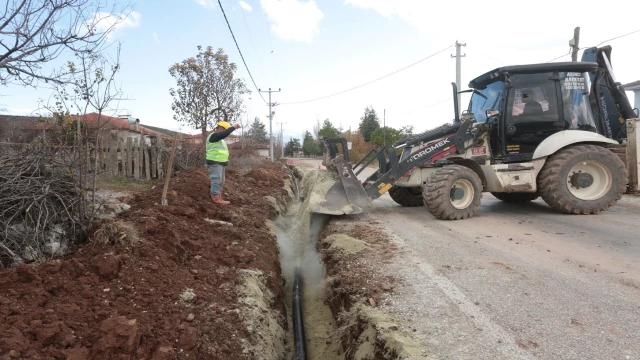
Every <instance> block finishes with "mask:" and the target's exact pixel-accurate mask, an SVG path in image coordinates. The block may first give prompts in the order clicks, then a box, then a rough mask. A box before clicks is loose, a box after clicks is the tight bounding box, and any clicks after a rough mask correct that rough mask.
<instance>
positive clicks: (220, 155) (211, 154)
mask: <svg viewBox="0 0 640 360" xmlns="http://www.w3.org/2000/svg"><path fill="white" fill-rule="evenodd" d="M207 160H211V161H215V162H221V163H223V162H227V161H229V148H228V147H227V143H226V142H224V140H220V141H217V142H214V143H212V142H209V141H207Z"/></svg>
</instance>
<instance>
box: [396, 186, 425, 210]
mask: <svg viewBox="0 0 640 360" xmlns="http://www.w3.org/2000/svg"><path fill="white" fill-rule="evenodd" d="M389 196H391V198H392V199H393V201H395V202H396V203H398V204H400V205H402V206H407V207H413V206H421V205H423V204H424V201H423V200H422V188H421V187H401V186H395V185H394V186H392V187H391V189H389Z"/></svg>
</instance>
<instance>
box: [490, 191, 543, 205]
mask: <svg viewBox="0 0 640 360" xmlns="http://www.w3.org/2000/svg"><path fill="white" fill-rule="evenodd" d="M491 195H493V196H495V197H496V198H497V199H498V200H502V201H504V202H507V203H527V202H530V201H533V200H535V199H537V198H538V196H539V195H538V194H537V193H504V192H502V193H499V192H492V193H491Z"/></svg>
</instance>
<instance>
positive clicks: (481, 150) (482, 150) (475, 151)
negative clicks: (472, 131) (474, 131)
mask: <svg viewBox="0 0 640 360" xmlns="http://www.w3.org/2000/svg"><path fill="white" fill-rule="evenodd" d="M471 154H472V155H486V154H487V147H486V146H479V147H474V148H471Z"/></svg>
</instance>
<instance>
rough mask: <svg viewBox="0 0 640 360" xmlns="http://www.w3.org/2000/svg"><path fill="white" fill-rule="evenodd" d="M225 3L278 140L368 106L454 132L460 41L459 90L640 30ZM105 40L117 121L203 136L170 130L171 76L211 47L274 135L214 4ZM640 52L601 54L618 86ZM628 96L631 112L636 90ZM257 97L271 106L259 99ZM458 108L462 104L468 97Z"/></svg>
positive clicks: (480, 7)
mask: <svg viewBox="0 0 640 360" xmlns="http://www.w3.org/2000/svg"><path fill="white" fill-rule="evenodd" d="M221 2H222V6H223V8H224V10H225V12H226V15H227V18H228V20H229V23H230V26H231V29H232V30H233V33H234V35H235V38H236V40H237V42H238V45H239V47H240V51H241V52H242V54H243V56H244V59H245V60H246V63H247V66H248V69H249V71H250V72H251V74H252V76H253V79H254V80H255V83H256V84H257V86H258V87H259V88H260V89H262V90H263V91H264V90H268V89H269V88H271V89H273V90H278V89H280V90H281V91H280V92H276V93H273V94H272V102H277V103H278V105H277V106H275V107H274V108H273V110H274V111H275V116H274V118H273V123H272V124H271V126H272V128H273V132H274V134H276V131H277V130H279V129H280V127H281V126H282V128H283V132H284V137H285V141H287V140H288V139H289V138H290V137H296V138H301V137H302V135H303V133H304V131H305V130H312V127H313V125H314V124H316V122H317V121H320V122H322V121H323V120H324V119H327V118H328V119H329V120H330V121H331V122H332V123H333V124H334V125H335V126H336V127H341V128H342V129H344V130H348V129H349V128H351V129H353V130H355V129H357V127H358V123H359V122H360V117H361V116H362V115H363V113H364V109H365V107H367V106H372V107H373V108H374V109H375V110H376V112H377V113H378V114H379V117H380V120H381V123H382V122H383V121H384V122H385V123H386V124H387V126H391V127H395V128H400V127H402V126H405V125H414V127H415V131H424V130H427V129H429V128H432V127H435V126H438V125H441V124H443V123H447V122H450V121H451V120H452V119H453V116H454V114H453V101H452V95H451V91H452V90H451V85H450V84H451V82H454V81H455V65H456V61H455V59H454V58H452V55H453V54H455V48H454V47H453V45H454V44H455V43H456V41H458V42H460V43H462V44H466V46H464V47H462V48H461V49H462V53H463V54H465V57H463V58H462V88H463V89H466V88H467V84H468V83H469V81H470V80H471V79H473V78H475V77H476V76H479V75H481V74H483V73H485V72H487V71H490V70H492V69H495V68H497V67H500V66H505V65H518V64H528V63H544V62H547V61H549V60H551V59H555V58H557V59H555V60H554V61H571V57H570V55H569V44H568V43H569V39H570V38H572V37H573V29H574V28H575V27H576V26H580V28H581V32H580V46H581V47H589V46H595V45H598V44H599V43H601V42H603V41H605V40H608V39H611V38H614V37H617V36H620V35H624V34H627V33H630V32H633V31H636V30H640V24H639V23H634V22H631V21H618V20H617V19H618V18H619V15H620V9H621V8H624V9H625V10H624V13H628V14H639V13H640V2H638V1H625V2H619V1H613V2H609V3H608V4H609V5H610V6H600V7H598V8H597V10H596V9H595V8H587V7H584V6H576V5H575V2H564V1H546V0H542V1H537V2H527V3H526V4H523V3H519V2H513V1H503V0H494V1H477V0H476V1H464V0H460V1H443V2H438V4H437V5H433V2H430V1H426V0H393V1H391V0H319V1H308V0H241V1H237V0H222V1H221ZM109 41H111V42H112V43H113V44H115V43H117V42H121V43H122V50H121V65H122V71H121V73H120V74H119V76H118V81H119V84H120V86H121V87H122V89H123V91H124V94H125V97H126V99H127V100H123V101H120V102H119V103H118V104H116V105H117V107H118V112H117V114H115V115H119V114H131V116H133V117H136V118H139V119H140V122H141V123H142V124H146V125H153V126H158V127H163V128H167V129H172V130H180V131H183V132H188V133H198V130H193V129H189V128H188V127H185V126H184V125H180V124H178V123H177V122H176V121H174V120H173V112H172V110H171V102H172V98H171V96H170V94H169V89H170V88H171V87H172V86H175V80H174V79H173V78H172V77H171V76H170V75H169V71H168V69H169V67H170V66H171V65H173V64H174V63H178V62H181V61H182V60H184V59H186V58H188V57H192V56H195V55H197V52H198V51H197V46H198V45H201V46H203V47H206V46H212V47H213V48H214V49H218V48H222V49H223V50H224V52H225V53H226V54H228V55H229V58H230V61H232V62H235V63H236V64H237V66H238V70H237V73H236V75H237V76H238V77H239V78H242V79H243V80H244V81H245V83H246V85H247V87H248V88H249V89H250V90H251V91H252V93H251V94H249V95H247V96H245V105H246V110H247V113H246V114H245V116H246V117H247V118H249V119H252V118H254V117H256V116H257V117H259V118H260V119H261V121H263V122H264V123H265V124H266V127H267V131H269V127H270V126H269V119H268V117H267V114H268V112H269V111H268V107H267V103H266V102H265V101H264V100H263V99H262V98H261V96H260V93H259V92H258V90H257V89H256V88H255V87H254V85H253V83H252V81H251V79H250V77H249V73H248V72H247V70H246V68H245V66H244V65H243V63H242V59H241V57H240V53H239V52H238V49H237V48H236V45H235V43H234V41H233V39H232V37H231V34H230V32H229V28H228V27H227V24H226V22H225V20H224V17H223V15H222V12H221V10H220V7H219V6H218V1H217V0H138V1H136V2H135V3H134V11H133V12H131V13H129V14H128V16H127V18H126V20H125V21H124V22H123V23H122V24H121V25H120V26H119V28H118V29H117V31H116V32H115V33H114V34H113V36H111V37H110V39H109ZM639 44H640V32H637V33H634V34H631V35H628V36H625V37H622V38H619V39H614V40H611V41H609V42H606V43H605V44H603V45H611V46H612V48H613V51H612V59H611V60H612V65H613V69H614V72H615V75H616V77H617V80H618V81H619V82H621V83H623V84H624V83H628V82H632V81H636V80H640V67H638V66H637V61H638V60H637V59H638V55H639V54H638V53H639V52H640V46H639ZM111 49H114V47H112V48H111ZM436 53H437V54H436ZM434 54H435V55H434ZM430 56H431V57H430ZM581 56H582V51H580V53H579V57H578V58H579V59H580V57H581ZM427 57H429V58H428V59H426V60H424V61H421V62H418V61H420V60H422V59H425V58H427ZM61 60H62V58H61ZM416 62H418V63H417V64H415V65H413V66H410V67H408V68H406V69H404V70H402V71H399V72H397V73H395V74H393V75H391V76H388V77H386V78H383V79H381V80H379V81H375V82H372V83H370V84H368V85H365V86H362V87H358V88H357V89H355V90H352V91H347V92H343V91H345V90H348V89H351V88H354V87H356V86H359V85H361V84H366V83H369V82H371V81H372V80H375V79H378V78H380V77H383V76H385V75H387V74H390V73H393V72H395V71H397V70H399V69H403V68H405V67H407V66H408V65H411V64H414V63H416ZM340 92H343V93H341V94H338V95H335V96H328V95H332V94H336V93H340ZM50 94H51V91H50V90H49V89H47V88H44V87H39V88H37V89H33V88H24V87H20V86H15V85H9V86H6V87H4V88H0V95H2V96H1V97H0V108H5V109H7V110H8V112H9V113H13V114H23V115H26V114H30V113H33V112H34V111H37V109H38V101H39V99H45V100H46V99H47V98H49V96H50ZM627 94H628V96H629V97H630V101H631V103H632V104H633V95H632V93H630V92H628V93H627ZM262 96H263V97H264V99H267V100H268V94H267V93H262ZM326 96H328V97H326ZM322 97H326V98H323V99H321V100H317V101H308V100H313V99H317V98H322ZM299 102H302V103H299ZM462 102H463V107H466V104H467V103H468V96H467V94H464V95H463V99H462Z"/></svg>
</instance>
